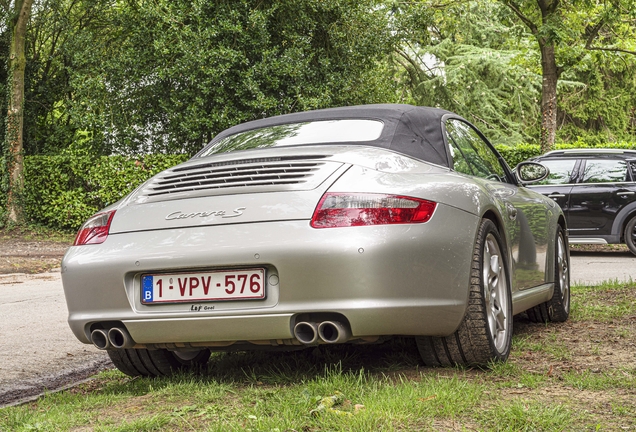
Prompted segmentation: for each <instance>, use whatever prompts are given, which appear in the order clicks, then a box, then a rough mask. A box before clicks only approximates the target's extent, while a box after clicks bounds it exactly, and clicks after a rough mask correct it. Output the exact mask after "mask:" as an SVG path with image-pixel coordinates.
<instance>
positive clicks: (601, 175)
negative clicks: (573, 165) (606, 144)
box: [581, 159, 629, 183]
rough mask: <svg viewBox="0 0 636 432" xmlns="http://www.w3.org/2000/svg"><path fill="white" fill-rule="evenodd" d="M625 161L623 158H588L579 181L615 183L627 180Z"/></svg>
mask: <svg viewBox="0 0 636 432" xmlns="http://www.w3.org/2000/svg"><path fill="white" fill-rule="evenodd" d="M628 180H629V179H628V178H627V162H625V161H624V160H616V159H615V160H612V159H599V160H588V161H586V164H585V170H584V172H583V180H582V181H581V183H616V182H624V181H628Z"/></svg>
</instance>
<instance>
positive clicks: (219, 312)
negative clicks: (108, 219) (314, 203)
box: [62, 205, 479, 343]
mask: <svg viewBox="0 0 636 432" xmlns="http://www.w3.org/2000/svg"><path fill="white" fill-rule="evenodd" d="M478 220H479V219H478V217H477V216H475V215H473V214H471V213H468V212H465V211H462V210H458V209H456V208H453V207H450V206H446V205H438V207H437V209H436V211H435V214H434V216H433V218H432V219H431V220H430V221H429V222H427V223H425V224H409V225H391V226H369V227H351V228H332V229H313V228H311V227H309V221H308V220H299V221H284V222H280V221H279V222H262V223H246V224H236V225H220V226H207V227H196V228H175V229H170V230H154V231H145V232H134V233H124V234H116V235H111V236H109V238H108V239H107V241H106V242H105V243H103V244H101V245H88V246H81V247H71V248H70V249H69V251H68V252H67V254H66V256H65V258H64V260H63V264H62V266H63V267H62V271H63V273H62V278H63V282H64V285H65V287H67V289H66V290H65V293H66V299H67V304H68V308H69V323H70V325H71V328H72V329H73V331H74V333H75V334H76V336H77V337H78V338H79V339H80V340H82V341H83V342H85V343H88V334H87V332H88V330H89V326H90V324H91V323H93V322H99V321H113V320H118V321H123V322H125V323H126V325H127V327H128V328H129V331H130V332H131V336H132V337H133V339H134V340H135V341H136V342H137V343H173V342H188V341H189V342H192V341H224V340H234V339H235V338H238V337H243V336H245V337H246V335H247V334H248V333H249V332H248V331H247V329H246V328H245V326H246V325H247V324H246V323H248V322H249V323H250V324H249V326H250V327H252V326H254V325H256V326H262V328H259V330H258V332H257V334H258V335H259V337H260V336H262V337H263V338H265V339H279V338H281V337H283V336H286V337H290V338H291V337H292V336H291V328H290V323H289V321H288V319H287V318H281V317H289V316H291V315H292V314H298V313H308V312H335V313H340V314H342V315H344V316H345V317H346V318H347V319H348V321H349V323H350V325H351V330H352V332H353V335H354V336H358V337H360V336H368V335H378V334H387V335H388V334H410V335H421V334H428V335H448V334H450V333H452V332H453V331H454V330H455V329H456V328H457V326H458V325H459V323H460V321H461V319H462V318H463V316H464V312H465V308H466V304H467V295H468V290H467V285H468V283H469V281H470V263H471V261H472V249H473V244H474V239H475V233H476V227H477V224H478ZM237 266H239V267H258V266H263V267H265V268H266V269H267V272H268V276H267V277H268V278H269V277H270V276H271V275H273V274H275V275H276V276H277V277H278V279H279V283H277V284H270V285H268V287H267V299H266V300H264V301H228V302H214V303H206V304H208V305H213V306H214V309H213V310H208V311H203V310H200V311H199V310H197V311H194V310H193V304H192V303H182V304H174V305H151V306H146V305H142V304H141V302H140V299H141V291H140V286H139V282H138V281H139V276H140V275H141V274H142V273H144V272H160V271H166V272H167V271H179V270H185V269H188V270H197V269H200V270H203V269H224V268H236V267H237ZM71 287H72V288H71ZM256 316H267V317H268V318H266V319H265V318H264V319H263V320H262V321H259V320H257V319H250V320H248V321H246V318H247V317H256ZM194 318H202V319H204V320H203V322H205V324H201V326H200V327H198V324H197V321H196V320H195V319H194ZM217 319H218V320H222V321H219V322H222V324H219V325H218V326H217V325H216V324H214V322H215V320H217ZM281 322H286V326H283V325H282V324H281ZM175 324H179V328H180V331H179V332H176V331H169V329H170V327H171V326H172V325H175ZM283 327H285V329H284V330H283ZM162 328H165V329H166V333H165V334H162V333H161V332H159V331H156V329H162ZM268 328H269V329H270V330H265V329H268ZM224 329H225V330H224ZM228 329H233V330H231V331H230V330H228ZM282 333H284V334H282ZM166 335H169V338H168V339H171V340H164V338H166V337H167V336H166ZM241 335H243V336H241ZM174 338H176V340H175V339H174ZM250 339H254V337H250Z"/></svg>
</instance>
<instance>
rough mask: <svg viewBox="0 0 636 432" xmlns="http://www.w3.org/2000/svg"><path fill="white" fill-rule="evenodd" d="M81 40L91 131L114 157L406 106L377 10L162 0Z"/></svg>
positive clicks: (82, 93)
mask: <svg viewBox="0 0 636 432" xmlns="http://www.w3.org/2000/svg"><path fill="white" fill-rule="evenodd" d="M108 14H109V16H108V20H109V22H110V27H109V31H108V34H107V35H104V34H103V31H102V29H95V30H94V31H90V32H84V33H83V34H82V35H81V37H78V38H75V40H74V48H73V50H74V51H75V53H76V55H75V57H74V62H75V68H74V70H73V72H72V76H71V83H72V87H73V88H74V90H75V92H76V96H75V97H76V100H77V102H78V103H81V105H77V106H75V107H73V113H74V116H75V118H77V122H78V123H77V126H78V128H79V129H80V130H90V131H99V134H96V135H95V136H94V137H93V139H94V140H95V141H97V142H98V143H101V147H100V150H101V151H102V152H103V153H108V152H110V151H115V152H121V153H131V152H132V153H134V152H139V151H162V152H186V153H193V152H194V151H196V150H198V149H199V148H200V147H201V146H202V145H203V144H204V143H206V142H207V141H209V140H210V139H211V137H212V136H214V135H215V134H216V133H218V132H219V131H221V130H223V129H225V128H227V127H229V126H232V125H234V124H237V123H239V122H243V121H247V120H252V119H257V118H262V117H266V116H271V115H277V114H283V113H289V112H294V111H302V110H307V109H313V108H324V107H330V106H338V105H350V104H359V103H370V102H384V101H387V100H391V99H394V98H395V89H394V88H393V87H392V80H391V79H390V75H389V74H390V70H388V69H387V68H383V66H382V65H383V60H384V59H385V58H386V57H387V56H388V55H389V53H390V52H391V50H392V47H393V45H392V44H393V41H394V38H393V36H392V35H391V33H390V31H389V26H388V25H387V14H386V13H385V12H384V11H383V10H382V8H381V7H380V5H378V4H376V2H374V1H362V2H360V1H355V0H337V1H330V2H325V1H321V0H310V1H305V0H283V1H272V0H270V1H259V2H255V1H249V0H241V1H212V0H197V1H191V0H187V1H186V0H155V1H138V2H129V3H126V4H119V7H117V8H113V9H112V10H111V11H109V12H108Z"/></svg>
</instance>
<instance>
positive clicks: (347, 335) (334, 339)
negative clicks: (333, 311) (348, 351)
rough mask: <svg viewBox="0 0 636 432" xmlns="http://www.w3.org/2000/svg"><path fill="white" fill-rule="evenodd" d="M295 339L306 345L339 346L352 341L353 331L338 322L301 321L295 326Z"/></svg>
mask: <svg viewBox="0 0 636 432" xmlns="http://www.w3.org/2000/svg"><path fill="white" fill-rule="evenodd" d="M294 337H295V338H296V339H298V341H299V342H300V343H302V344H304V345H316V344H318V343H320V342H321V341H322V342H324V343H328V344H338V343H345V342H347V341H348V340H349V339H351V330H349V328H348V327H347V326H345V325H343V324H342V323H340V322H338V321H323V322H321V323H315V322H308V321H301V322H299V323H297V324H296V325H295V326H294Z"/></svg>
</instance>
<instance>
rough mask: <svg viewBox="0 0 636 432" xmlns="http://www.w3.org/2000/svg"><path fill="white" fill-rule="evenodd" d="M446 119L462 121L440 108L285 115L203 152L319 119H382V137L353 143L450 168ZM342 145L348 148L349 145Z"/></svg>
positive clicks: (237, 129)
mask: <svg viewBox="0 0 636 432" xmlns="http://www.w3.org/2000/svg"><path fill="white" fill-rule="evenodd" d="M446 116H452V117H454V118H461V117H459V116H457V115H456V114H453V113H451V112H450V111H446V110H442V109H438V108H428V107H416V106H412V105H398V104H380V105H360V106H351V107H342V108H328V109H321V110H315V111H306V112H300V113H294V114H285V115H281V116H276V117H270V118H265V119H262V120H254V121H250V122H246V123H243V124H240V125H238V126H234V127H231V128H229V129H226V130H224V131H223V132H221V133H219V134H218V135H217V136H216V137H214V139H213V140H212V142H211V143H210V144H208V145H207V146H206V147H205V148H204V149H203V150H202V151H201V152H200V153H204V152H205V150H206V149H207V148H208V147H210V146H212V145H214V144H216V143H217V142H218V141H219V140H221V139H223V138H225V137H227V136H229V135H234V134H237V133H240V132H246V131H249V130H253V129H259V128H263V127H268V126H275V125H281V124H290V123H304V122H309V121H316V120H336V119H370V120H380V121H382V122H383V123H384V128H383V129H382V134H381V135H380V137H379V138H378V139H376V140H374V141H364V142H354V143H351V144H354V145H370V146H375V147H382V148H386V149H390V150H394V151H396V152H399V153H403V154H406V155H408V156H412V157H414V158H417V159H420V160H424V161H427V162H432V163H435V164H437V165H442V166H446V167H448V166H450V161H449V155H448V153H447V151H446V145H445V143H444V133H443V128H442V120H443V118H444V117H446ZM325 144H328V143H325ZM338 144H345V145H346V144H348V143H338Z"/></svg>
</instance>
